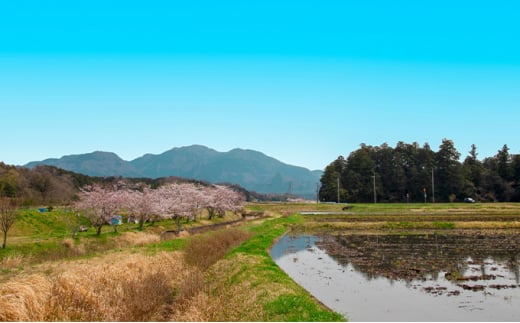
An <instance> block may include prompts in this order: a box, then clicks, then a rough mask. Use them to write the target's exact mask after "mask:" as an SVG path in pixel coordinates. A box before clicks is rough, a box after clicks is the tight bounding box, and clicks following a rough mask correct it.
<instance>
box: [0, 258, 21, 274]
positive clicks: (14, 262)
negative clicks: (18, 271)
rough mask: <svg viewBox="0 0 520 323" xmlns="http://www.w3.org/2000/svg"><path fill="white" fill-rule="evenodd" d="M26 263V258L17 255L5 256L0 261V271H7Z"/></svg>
mask: <svg viewBox="0 0 520 323" xmlns="http://www.w3.org/2000/svg"><path fill="white" fill-rule="evenodd" d="M27 261H28V257H26V256H23V255H19V254H14V255H9V256H5V257H4V258H2V260H0V270H1V271H4V270H5V271H9V270H12V269H15V268H18V267H20V266H22V265H23V264H24V263H26V262H27Z"/></svg>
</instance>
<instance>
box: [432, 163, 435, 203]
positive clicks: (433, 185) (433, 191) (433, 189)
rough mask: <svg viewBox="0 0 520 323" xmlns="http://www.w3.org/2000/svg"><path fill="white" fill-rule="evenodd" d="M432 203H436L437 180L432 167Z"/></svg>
mask: <svg viewBox="0 0 520 323" xmlns="http://www.w3.org/2000/svg"><path fill="white" fill-rule="evenodd" d="M432 203H435V178H434V177H433V167H432Z"/></svg>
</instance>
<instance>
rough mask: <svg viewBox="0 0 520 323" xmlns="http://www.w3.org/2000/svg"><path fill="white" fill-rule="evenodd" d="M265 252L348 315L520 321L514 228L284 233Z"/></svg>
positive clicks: (518, 239)
mask: <svg viewBox="0 0 520 323" xmlns="http://www.w3.org/2000/svg"><path fill="white" fill-rule="evenodd" d="M271 256H272V257H273V259H274V260H275V261H276V263H277V264H278V265H279V266H280V267H281V268H282V269H283V270H284V271H285V272H287V273H288V274H289V275H290V276H291V277H292V278H293V279H294V280H295V281H296V282H297V283H299V284H300V285H301V286H302V287H304V288H305V289H307V290H308V291H309V292H310V293H311V294H312V295H314V296H315V297H316V298H317V299H319V300H320V301H321V302H323V303H324V304H325V305H327V306H328V307H329V308H331V309H333V310H335V311H336V312H338V313H341V314H343V315H344V316H345V317H346V318H347V319H349V320H350V321H520V286H519V283H520V268H519V267H520V261H519V256H520V236H519V235H518V234H515V233H511V232H503V233H494V234H481V233H479V232H473V231H472V232H467V231H460V232H450V233H449V234H439V233H423V234H407V235H399V234H392V235H383V234H359V233H350V234H337V235H327V234H321V235H294V236H289V235H287V236H284V237H282V238H281V239H280V240H279V241H278V242H277V243H276V244H275V245H274V246H273V248H272V249H271Z"/></svg>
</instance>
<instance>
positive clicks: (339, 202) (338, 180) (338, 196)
mask: <svg viewBox="0 0 520 323" xmlns="http://www.w3.org/2000/svg"><path fill="white" fill-rule="evenodd" d="M338 203H340V201H339V177H338Z"/></svg>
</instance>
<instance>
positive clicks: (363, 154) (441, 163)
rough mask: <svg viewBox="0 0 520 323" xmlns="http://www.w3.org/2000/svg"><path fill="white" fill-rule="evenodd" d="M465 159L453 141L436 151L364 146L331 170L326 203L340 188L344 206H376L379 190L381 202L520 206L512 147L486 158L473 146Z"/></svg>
mask: <svg viewBox="0 0 520 323" xmlns="http://www.w3.org/2000/svg"><path fill="white" fill-rule="evenodd" d="M460 158H461V154H460V153H459V152H458V151H457V149H456V148H455V145H454V143H453V141H451V140H449V139H443V140H442V143H441V145H440V146H439V149H438V151H436V152H435V151H433V150H432V149H431V148H430V146H429V145H428V144H427V143H426V144H424V145H423V146H422V147H420V146H419V144H418V143H416V142H414V143H412V144H407V143H404V142H398V143H397V145H396V146H395V148H392V147H390V146H389V145H388V144H386V143H384V144H382V145H380V146H368V145H365V144H361V146H360V148H359V149H357V150H356V151H353V152H352V153H350V155H349V156H348V157H347V158H346V159H345V158H344V157H343V156H339V157H338V158H337V159H336V160H334V161H333V162H332V163H330V164H329V165H328V166H327V167H326V168H325V172H324V174H323V176H322V178H321V188H320V200H321V201H334V202H336V201H337V200H338V184H339V198H340V202H352V203H355V202H373V201H374V188H375V192H376V200H377V201H378V202H406V201H409V202H424V201H425V200H426V201H427V202H432V201H435V202H450V201H451V202H457V201H458V202H460V201H463V200H464V198H466V197H471V198H473V199H475V200H476V201H482V202H495V201H499V202H507V201H520V187H519V183H520V155H514V154H511V153H510V152H509V148H508V147H507V145H504V146H503V147H502V148H501V149H500V150H499V151H498V152H497V154H496V155H495V156H492V157H486V158H483V159H479V158H478V153H477V147H476V146H475V145H472V146H471V150H470V151H469V153H468V155H467V156H466V157H465V158H464V160H463V161H462V162H461V160H460ZM425 196H426V197H425Z"/></svg>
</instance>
